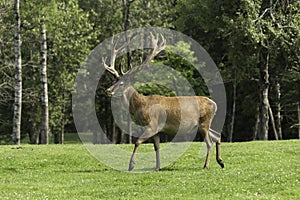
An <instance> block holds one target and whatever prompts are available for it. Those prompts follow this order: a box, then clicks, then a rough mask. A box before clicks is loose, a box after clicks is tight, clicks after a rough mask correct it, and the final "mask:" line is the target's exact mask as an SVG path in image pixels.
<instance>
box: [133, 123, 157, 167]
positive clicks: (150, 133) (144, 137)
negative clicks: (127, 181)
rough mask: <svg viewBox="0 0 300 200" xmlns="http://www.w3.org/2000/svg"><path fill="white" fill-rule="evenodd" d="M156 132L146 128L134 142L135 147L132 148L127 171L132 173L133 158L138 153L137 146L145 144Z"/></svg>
mask: <svg viewBox="0 0 300 200" xmlns="http://www.w3.org/2000/svg"><path fill="white" fill-rule="evenodd" d="M155 134H156V132H155V131H154V130H153V129H152V128H146V130H145V131H144V133H143V134H142V135H141V137H139V138H138V139H137V141H136V142H135V146H134V150H133V153H132V156H131V159H130V162H129V168H128V171H132V170H133V168H134V164H135V162H134V161H135V157H136V154H137V151H138V148H139V146H140V145H141V144H142V143H143V142H145V141H146V140H147V139H149V138H150V137H152V136H153V135H155Z"/></svg>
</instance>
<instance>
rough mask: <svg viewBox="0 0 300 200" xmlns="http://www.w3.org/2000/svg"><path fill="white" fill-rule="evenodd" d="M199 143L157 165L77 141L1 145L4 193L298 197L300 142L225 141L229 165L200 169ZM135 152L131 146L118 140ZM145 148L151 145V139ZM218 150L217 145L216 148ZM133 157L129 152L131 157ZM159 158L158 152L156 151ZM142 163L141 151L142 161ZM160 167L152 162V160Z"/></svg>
mask: <svg viewBox="0 0 300 200" xmlns="http://www.w3.org/2000/svg"><path fill="white" fill-rule="evenodd" d="M201 145H202V144H201V143H193V144H192V145H191V148H190V149H189V150H188V151H187V152H186V153H185V154H184V155H183V156H182V157H180V159H178V160H177V161H176V162H174V163H173V164H171V165H170V166H168V167H166V168H164V169H162V170H161V171H159V172H148V173H126V172H119V171H115V170H112V169H110V168H109V167H107V166H104V165H103V164H101V163H100V162H99V161H98V160H96V159H95V158H94V157H92V156H91V155H90V154H89V153H88V152H87V150H86V149H85V148H84V147H83V146H82V145H80V144H73V145H64V146H57V145H47V146H32V145H24V146H23V147H22V148H20V149H18V148H16V147H13V146H1V147H0V155H1V156H0V162H1V163H2V164H1V167H0V168H1V169H0V170H1V180H0V197H1V199H170V198H173V199H230V200H231V199H297V198H298V197H299V195H300V193H299V189H298V188H299V181H300V176H299V174H300V171H299V164H300V163H299V159H298V154H299V151H300V149H299V147H300V145H299V141H298V140H290V141H280V142H249V143H231V144H229V143H223V144H222V157H223V159H224V161H225V168H224V169H221V168H220V167H219V166H218V164H217V163H216V162H215V161H214V159H212V160H211V164H210V169H208V170H206V169H202V164H203V162H204V158H203V157H201V159H200V158H199V154H198V153H199V148H200V147H201ZM120 147H121V148H123V149H125V150H128V151H130V152H131V150H132V148H133V145H120ZM141 150H144V151H153V145H152V144H149V145H147V144H144V145H142V146H141ZM213 153H215V150H214V151H213ZM129 159H130V158H128V161H129ZM153 159H155V158H153ZM136 162H138V155H137V160H136ZM149 167H155V166H149Z"/></svg>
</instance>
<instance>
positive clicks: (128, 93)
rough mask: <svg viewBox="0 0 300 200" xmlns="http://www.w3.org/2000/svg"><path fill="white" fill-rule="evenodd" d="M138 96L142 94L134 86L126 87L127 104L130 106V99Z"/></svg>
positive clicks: (125, 99)
mask: <svg viewBox="0 0 300 200" xmlns="http://www.w3.org/2000/svg"><path fill="white" fill-rule="evenodd" d="M138 96H142V95H141V94H139V93H138V92H137V91H136V90H135V89H134V88H133V87H132V86H129V87H128V88H126V89H125V91H124V94H123V98H124V103H125V104H126V105H127V106H129V104H130V101H132V100H133V99H135V98H137V97H138Z"/></svg>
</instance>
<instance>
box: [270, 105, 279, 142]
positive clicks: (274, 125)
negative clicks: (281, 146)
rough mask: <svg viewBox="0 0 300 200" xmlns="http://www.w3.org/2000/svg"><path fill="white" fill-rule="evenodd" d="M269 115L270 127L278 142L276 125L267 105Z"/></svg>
mask: <svg viewBox="0 0 300 200" xmlns="http://www.w3.org/2000/svg"><path fill="white" fill-rule="evenodd" d="M269 115H270V120H271V123H272V127H273V132H274V136H275V140H278V134H277V129H276V124H275V120H274V115H273V111H272V108H271V106H270V105H269Z"/></svg>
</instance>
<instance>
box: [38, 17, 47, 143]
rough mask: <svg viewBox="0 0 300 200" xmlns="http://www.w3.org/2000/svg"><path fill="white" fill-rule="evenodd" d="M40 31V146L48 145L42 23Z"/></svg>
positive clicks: (44, 41) (44, 34)
mask: <svg viewBox="0 0 300 200" xmlns="http://www.w3.org/2000/svg"><path fill="white" fill-rule="evenodd" d="M40 26H41V27H40V30H41V51H40V54H41V61H40V81H41V100H42V102H41V104H42V121H41V126H40V135H41V138H40V142H41V144H48V143H49V136H48V135H49V110H48V84H47V37H46V27H45V24H44V23H41V25H40Z"/></svg>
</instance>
